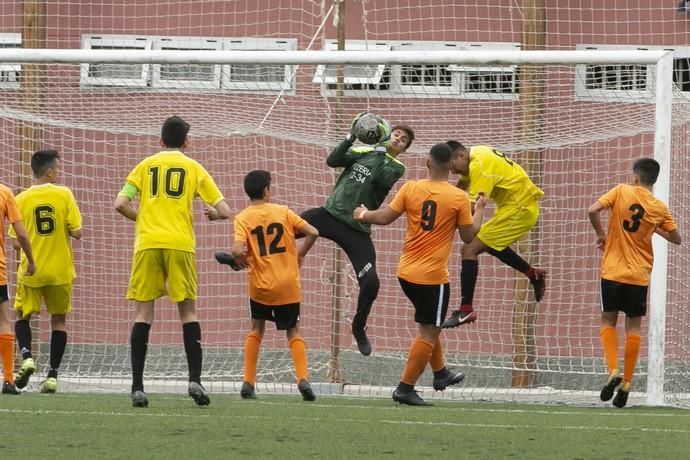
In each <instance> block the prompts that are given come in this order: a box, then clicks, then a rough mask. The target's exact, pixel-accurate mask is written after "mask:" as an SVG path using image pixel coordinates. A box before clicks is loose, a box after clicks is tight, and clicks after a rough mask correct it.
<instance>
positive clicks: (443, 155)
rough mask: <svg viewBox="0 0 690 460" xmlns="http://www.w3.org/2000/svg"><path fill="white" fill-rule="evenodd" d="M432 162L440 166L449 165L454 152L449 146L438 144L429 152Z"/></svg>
mask: <svg viewBox="0 0 690 460" xmlns="http://www.w3.org/2000/svg"><path fill="white" fill-rule="evenodd" d="M429 156H430V157H431V161H433V162H434V163H435V164H437V165H439V166H443V165H447V164H448V163H450V159H451V158H452V156H453V151H452V150H451V148H450V147H449V146H448V145H447V144H436V145H434V146H433V147H431V150H429Z"/></svg>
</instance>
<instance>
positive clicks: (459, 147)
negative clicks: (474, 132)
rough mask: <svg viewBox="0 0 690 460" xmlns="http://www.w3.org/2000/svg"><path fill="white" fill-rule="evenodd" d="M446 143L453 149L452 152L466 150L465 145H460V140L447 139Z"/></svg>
mask: <svg viewBox="0 0 690 460" xmlns="http://www.w3.org/2000/svg"><path fill="white" fill-rule="evenodd" d="M446 145H447V146H448V147H450V148H451V150H453V153H455V152H457V151H458V150H466V147H465V146H464V145H462V144H461V143H460V142H458V141H455V140H452V139H451V140H449V141H446Z"/></svg>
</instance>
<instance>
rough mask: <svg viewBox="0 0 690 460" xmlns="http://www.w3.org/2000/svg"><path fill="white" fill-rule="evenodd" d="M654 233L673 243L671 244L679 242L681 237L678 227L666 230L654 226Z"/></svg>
mask: <svg viewBox="0 0 690 460" xmlns="http://www.w3.org/2000/svg"><path fill="white" fill-rule="evenodd" d="M654 233H656V234H657V235H659V236H660V237H662V238H663V239H665V240H666V241H668V242H670V243H673V244H680V243H681V237H680V232H679V231H678V229H675V230H671V231H670V232H667V231H665V230H662V229H660V228H658V227H657V228H656V229H655V230H654Z"/></svg>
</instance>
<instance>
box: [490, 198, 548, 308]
mask: <svg viewBox="0 0 690 460" xmlns="http://www.w3.org/2000/svg"><path fill="white" fill-rule="evenodd" d="M539 213H540V210H539V203H538V202H536V201H535V202H533V203H531V204H530V205H528V206H504V207H501V208H499V209H498V211H497V212H496V214H495V215H494V217H493V218H492V219H490V221H491V227H489V228H487V229H486V230H484V232H482V231H481V230H480V234H479V235H478V238H479V239H480V240H482V241H483V242H485V243H486V244H487V246H489V249H488V252H489V254H491V255H492V256H494V257H496V258H497V259H498V260H500V261H501V262H503V263H504V264H506V265H508V266H509V267H511V268H513V269H515V270H517V271H519V272H520V273H522V274H524V275H525V276H526V277H527V278H528V279H529V282H530V284H531V285H532V289H533V290H534V299H535V300H536V301H537V302H540V301H541V299H542V298H543V297H544V292H545V291H546V271H545V270H543V269H541V268H534V267H532V266H531V265H530V264H529V263H528V262H527V261H526V260H525V259H523V258H522V257H520V256H519V255H518V254H517V253H516V252H515V251H513V250H512V249H511V248H510V247H509V246H510V245H511V244H513V243H515V242H516V241H518V240H520V238H522V237H523V236H524V235H526V234H527V233H529V232H530V230H532V228H534V226H535V225H536V224H537V220H539ZM487 223H488V222H487Z"/></svg>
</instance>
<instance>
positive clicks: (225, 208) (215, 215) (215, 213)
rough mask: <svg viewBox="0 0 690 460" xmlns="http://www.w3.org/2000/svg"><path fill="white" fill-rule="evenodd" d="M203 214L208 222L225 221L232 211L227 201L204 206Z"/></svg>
mask: <svg viewBox="0 0 690 460" xmlns="http://www.w3.org/2000/svg"><path fill="white" fill-rule="evenodd" d="M204 214H206V218H207V219H208V220H210V221H214V220H225V219H229V218H230V215H231V214H232V211H231V210H230V206H229V205H228V203H227V201H225V200H220V201H219V202H218V203H216V205H215V206H209V205H206V208H205V209H204Z"/></svg>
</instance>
